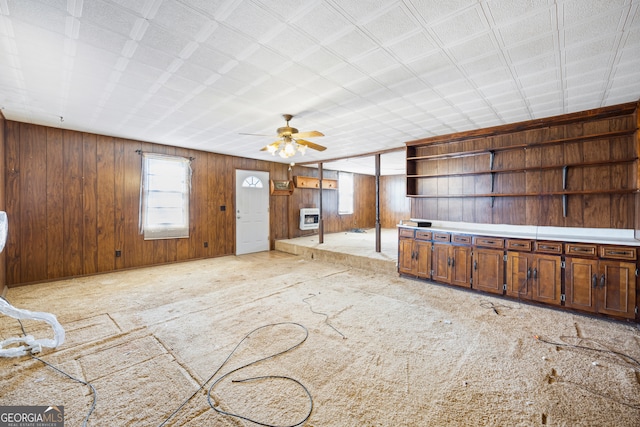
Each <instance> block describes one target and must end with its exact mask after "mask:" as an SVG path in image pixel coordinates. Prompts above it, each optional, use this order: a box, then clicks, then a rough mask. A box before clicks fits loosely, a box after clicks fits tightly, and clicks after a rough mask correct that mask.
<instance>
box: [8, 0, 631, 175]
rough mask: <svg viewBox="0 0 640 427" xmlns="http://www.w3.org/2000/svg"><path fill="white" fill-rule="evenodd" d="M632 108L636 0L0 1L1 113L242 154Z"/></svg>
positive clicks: (389, 140)
mask: <svg viewBox="0 0 640 427" xmlns="http://www.w3.org/2000/svg"><path fill="white" fill-rule="evenodd" d="M638 99H640V0H564V1H562V0H555V1H554V0H446V1H444V0H397V1H392V0H325V1H320V0H280V1H278V0H40V1H35V0H0V108H2V112H3V114H4V116H5V117H6V118H7V119H9V120H16V121H22V122H28V123H37V124H42V125H47V126H59V127H62V128H66V129H74V130H82V131H88V132H95V133H100V134H105V135H113V136H119V137H126V138H132V139H139V140H144V141H150V142H157V143H163V144H170V145H176V146H182V147H188V148H194V149H198V150H205V151H212V152H217V153H224V154H233V155H239V156H243V157H249V158H257V159H264V160H274V161H282V162H289V161H290V160H284V159H281V158H280V157H272V156H271V155H270V154H268V153H266V152H261V151H259V150H260V148H261V147H263V146H265V145H267V144H269V143H271V142H273V141H274V140H275V138H274V137H275V134H276V131H275V130H276V128H277V127H280V126H283V125H284V124H285V123H284V119H283V118H282V114H284V113H289V114H293V115H294V116H295V117H294V119H293V120H292V121H291V123H290V124H291V126H294V127H296V128H298V129H300V131H309V130H318V131H321V132H323V133H324V134H325V137H323V138H317V139H314V140H313V142H316V143H318V144H322V145H325V146H326V147H327V150H326V151H324V152H314V151H311V150H308V151H307V154H306V155H305V156H304V157H299V156H296V157H295V158H293V159H292V160H294V161H297V162H302V161H311V160H327V159H335V158H341V157H345V156H352V155H357V154H362V153H371V152H375V151H380V150H387V149H390V148H395V147H403V146H404V142H405V141H408V140H414V139H419V138H424V137H429V136H433V135H441V134H447V133H451V132H457V131H464V130H469V129H477V128H482V127H487V126H494V125H500V124H504V123H513V122H518V121H523V120H530V119H536V118H541V117H548V116H554V115H558V114H563V113H569V112H575V111H580V110H586V109H591V108H597V107H601V106H606V105H613V104H619V103H623V102H629V101H637V100H638ZM241 133H256V134H266V135H274V137H270V136H265V137H260V136H245V135H240V134H241ZM403 156H404V154H403V153H399V155H398V154H395V155H390V156H383V157H382V167H383V170H384V171H385V172H386V173H394V171H395V172H396V173H397V172H402V168H403V165H402V163H403V161H402V159H403ZM341 165H343V166H344V165H349V166H344V167H345V168H351V169H353V170H355V171H365V169H367V168H368V170H369V172H370V171H371V170H372V167H373V160H372V158H371V157H369V158H364V159H353V160H350V161H348V162H341ZM334 166H339V165H338V164H335V165H334ZM325 167H327V168H330V164H327V165H325ZM363 168H364V169H363Z"/></svg>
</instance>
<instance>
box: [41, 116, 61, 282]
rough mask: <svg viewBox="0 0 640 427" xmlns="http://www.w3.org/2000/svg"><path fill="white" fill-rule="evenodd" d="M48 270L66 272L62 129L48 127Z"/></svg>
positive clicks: (49, 273)
mask: <svg viewBox="0 0 640 427" xmlns="http://www.w3.org/2000/svg"><path fill="white" fill-rule="evenodd" d="M46 138H47V178H46V183H47V203H46V206H47V220H46V227H47V228H46V229H47V233H46V236H47V246H46V247H47V274H46V276H45V277H62V276H64V203H63V197H64V175H63V173H61V171H63V170H64V157H63V155H64V152H63V144H64V143H63V140H64V139H63V138H64V136H63V131H62V129H56V128H47V137H46ZM40 280H42V278H40Z"/></svg>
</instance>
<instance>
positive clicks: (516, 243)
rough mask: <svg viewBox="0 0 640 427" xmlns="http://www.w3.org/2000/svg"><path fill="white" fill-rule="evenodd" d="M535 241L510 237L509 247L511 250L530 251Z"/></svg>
mask: <svg viewBox="0 0 640 427" xmlns="http://www.w3.org/2000/svg"><path fill="white" fill-rule="evenodd" d="M532 246H533V242H532V241H531V240H520V239H508V240H507V249H509V250H510V251H526V252H530V251H531V247H532Z"/></svg>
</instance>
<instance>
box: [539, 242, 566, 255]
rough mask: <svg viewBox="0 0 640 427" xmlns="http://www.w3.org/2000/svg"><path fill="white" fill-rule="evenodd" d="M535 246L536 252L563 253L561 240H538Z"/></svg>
mask: <svg viewBox="0 0 640 427" xmlns="http://www.w3.org/2000/svg"><path fill="white" fill-rule="evenodd" d="M535 248H536V249H535V250H536V252H541V253H544V254H558V255H561V254H562V243H561V242H536V245H535Z"/></svg>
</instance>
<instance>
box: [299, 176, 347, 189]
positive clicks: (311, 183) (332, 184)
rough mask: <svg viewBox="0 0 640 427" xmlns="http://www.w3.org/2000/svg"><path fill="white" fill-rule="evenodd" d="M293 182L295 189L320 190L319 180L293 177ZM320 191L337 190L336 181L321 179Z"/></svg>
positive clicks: (307, 177) (310, 177) (309, 177)
mask: <svg viewBox="0 0 640 427" xmlns="http://www.w3.org/2000/svg"><path fill="white" fill-rule="evenodd" d="M293 182H294V184H295V186H296V188H315V189H318V188H320V179H319V178H315V177H312V176H294V177H293ZM322 189H323V190H337V189H338V180H337V179H326V178H323V179H322Z"/></svg>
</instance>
